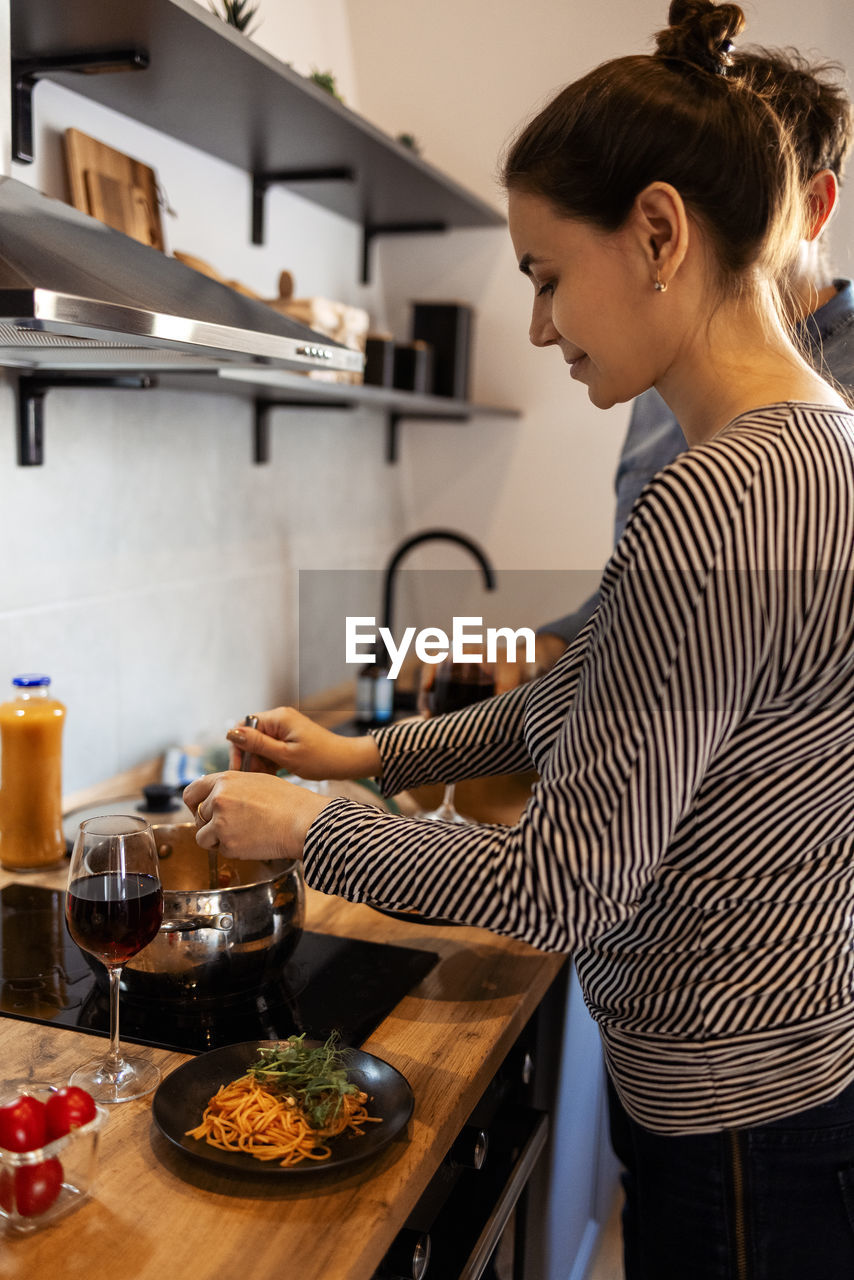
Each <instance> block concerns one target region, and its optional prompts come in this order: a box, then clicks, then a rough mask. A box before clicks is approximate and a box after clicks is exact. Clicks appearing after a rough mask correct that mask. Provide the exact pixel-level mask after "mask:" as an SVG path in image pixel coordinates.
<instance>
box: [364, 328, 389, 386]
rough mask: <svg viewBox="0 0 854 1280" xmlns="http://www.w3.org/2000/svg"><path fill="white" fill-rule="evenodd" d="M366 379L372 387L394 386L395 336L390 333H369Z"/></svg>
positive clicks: (366, 353) (367, 383) (366, 350)
mask: <svg viewBox="0 0 854 1280" xmlns="http://www.w3.org/2000/svg"><path fill="white" fill-rule="evenodd" d="M364 381H365V383H366V385H368V386H371V387H393V386H394V338H392V337H391V336H390V335H389V334H386V333H369V334H368V337H367V340H366V342H365V375H364Z"/></svg>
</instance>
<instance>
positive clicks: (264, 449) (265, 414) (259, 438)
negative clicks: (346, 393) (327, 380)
mask: <svg viewBox="0 0 854 1280" xmlns="http://www.w3.org/2000/svg"><path fill="white" fill-rule="evenodd" d="M355 407H356V406H355V403H353V402H351V401H349V400H331V399H330V400H324V399H318V400H297V399H290V400H288V399H283V400H279V399H276V400H269V399H267V398H266V397H265V398H264V399H263V400H256V401H255V421H254V423H253V435H252V461H253V462H256V463H259V464H261V463H264V462H269V461H270V410H271V409H302V410H303V411H308V410H312V409H323V410H324V411H328V410H329V409H354V408H355Z"/></svg>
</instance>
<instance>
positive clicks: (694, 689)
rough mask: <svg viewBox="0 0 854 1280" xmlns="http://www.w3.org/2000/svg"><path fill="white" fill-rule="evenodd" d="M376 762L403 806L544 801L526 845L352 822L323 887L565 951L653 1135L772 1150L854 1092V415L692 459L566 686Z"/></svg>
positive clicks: (500, 830)
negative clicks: (476, 781) (483, 782)
mask: <svg viewBox="0 0 854 1280" xmlns="http://www.w3.org/2000/svg"><path fill="white" fill-rule="evenodd" d="M377 743H378V745H379V748H380V752H381V756H382V762H383V768H382V783H383V788H384V790H385V791H386V793H387V794H394V793H395V792H397V791H400V790H403V789H405V788H408V787H411V786H414V785H416V784H418V783H423V782H427V781H436V780H447V781H453V780H454V779H459V778H462V777H470V776H473V775H476V774H495V773H505V772H508V771H512V770H516V769H521V768H526V767H530V765H531V763H532V762H533V764H534V766H535V767H536V769H537V771H538V774H539V780H538V782H537V783H536V785H535V787H534V790H533V793H532V796H531V800H530V802H529V804H528V805H527V807H526V809H525V812H524V813H523V815H522V817H521V819H520V821H519V822H518V824H517V825H516V826H514V827H498V826H481V827H459V826H452V825H448V826H445V825H444V824H440V823H422V822H419V821H418V820H417V819H403V818H399V817H392V816H389V815H385V814H381V813H379V812H377V811H376V810H374V809H367V808H365V807H364V806H360V805H357V804H354V803H353V802H351V801H346V800H335V801H333V802H332V804H330V805H329V806H328V807H327V808H326V809H325V810H324V811H323V813H322V814H321V815H320V816H319V818H318V819H316V820H315V822H314V823H313V824H312V827H311V829H310V831H309V835H308V839H307V841H306V847H305V863H306V873H307V876H308V879H309V882H310V883H312V884H313V885H314V886H315V887H317V888H320V889H322V890H325V891H327V892H331V893H338V894H341V895H343V896H344V897H347V898H350V899H352V900H355V901H366V902H373V903H376V904H378V905H383V906H386V907H389V908H396V909H410V908H417V909H420V910H421V911H423V912H424V913H425V914H428V915H434V916H444V917H449V918H451V919H454V920H459V921H466V922H468V923H471V924H477V925H482V926H485V927H486V928H488V929H491V930H494V931H495V932H497V933H501V934H506V935H509V936H513V937H516V938H521V939H524V940H526V941H527V942H530V943H532V944H533V945H534V946H536V947H540V948H545V949H550V950H563V951H567V952H574V953H575V958H576V964H577V967H578V973H579V978H580V980H581V984H582V988H583V990H584V994H585V998H586V1000H587V1003H588V1006H589V1008H590V1010H591V1012H592V1014H593V1016H594V1017H595V1018H596V1020H597V1022H598V1023H599V1026H600V1029H601V1032H602V1037H603V1041H604V1046H605V1052H606V1056H607V1059H608V1064H609V1069H610V1071H611V1074H612V1076H613V1078H614V1081H615V1084H616V1086H617V1088H618V1091H619V1092H620V1094H621V1097H622V1098H623V1101H624V1103H625V1105H626V1107H627V1109H628V1110H629V1112H630V1113H631V1114H632V1115H633V1116H634V1117H635V1118H636V1119H638V1120H639V1121H640V1122H641V1123H643V1124H645V1125H647V1126H648V1127H650V1128H652V1129H655V1130H658V1131H661V1132H701V1131H704V1130H711V1129H719V1128H725V1127H730V1126H736V1125H744V1124H754V1123H759V1122H761V1121H763V1120H768V1119H772V1118H775V1117H778V1116H781V1115H786V1114H790V1113H792V1112H794V1111H797V1110H800V1109H802V1108H805V1107H808V1106H812V1105H815V1104H817V1103H819V1102H822V1101H825V1100H828V1099H829V1098H831V1097H833V1096H834V1095H835V1094H836V1093H837V1092H838V1091H839V1090H840V1089H841V1088H842V1087H843V1086H844V1085H846V1084H847V1083H849V1082H850V1081H851V1080H852V1079H854V857H852V854H854V414H852V413H850V412H848V411H845V410H842V409H840V410H832V409H828V408H825V407H819V406H810V405H804V404H783V405H773V406H770V407H768V408H766V409H764V410H759V411H754V412H752V413H749V414H746V415H743V416H742V417H740V418H738V419H736V420H735V421H734V422H733V423H731V424H729V426H728V427H726V428H725V429H724V430H723V431H721V432H720V433H718V435H717V436H715V438H714V439H713V440H711V441H709V442H707V443H706V444H704V445H701V446H698V447H696V448H693V449H691V450H689V451H688V452H687V453H685V454H683V455H682V456H681V457H680V458H679V459H678V460H677V461H676V462H674V463H673V464H672V465H671V466H669V467H668V468H666V470H664V471H663V472H661V473H660V474H659V475H658V476H657V477H656V478H655V479H654V480H653V482H652V483H651V484H650V485H648V486H647V488H646V489H645V490H644V492H643V494H642V496H641V498H640V500H639V501H638V503H637V505H636V507H635V509H634V511H633V514H632V517H631V520H630V522H629V525H628V528H627V530H626V533H625V534H624V536H623V538H622V539H621V541H620V543H619V544H618V546H617V548H616V550H615V552H614V555H613V556H612V558H611V560H610V562H609V564H608V566H607V569H606V571H605V575H604V578H603V582H602V591H601V603H600V606H599V608H598V610H597V612H596V614H595V615H594V616H593V618H592V619H591V621H590V622H589V623H588V625H587V627H586V628H585V630H584V631H583V632H582V633H581V635H580V636H579V637H578V639H577V640H576V642H575V644H574V645H573V646H572V647H571V648H570V649H569V650H568V651H567V653H566V654H565V655H564V657H563V659H562V660H561V662H560V663H559V664H558V665H557V667H556V668H555V669H554V670H553V671H552V672H550V673H549V674H548V675H547V676H545V677H543V678H542V679H541V680H539V681H536V682H533V683H532V684H529V685H526V686H523V687H521V688H519V689H516V690H513V691H511V692H510V693H507V694H503V695H501V696H500V697H498V698H494V699H492V700H490V701H488V702H486V703H480V704H478V705H476V706H474V707H470V708H466V709H465V710H463V711H459V712H456V713H454V714H453V715H451V716H446V717H441V718H438V719H436V720H433V721H430V720H427V721H412V722H408V723H403V724H400V725H395V726H393V727H391V728H389V729H386V730H383V731H381V732H379V733H378V734H377Z"/></svg>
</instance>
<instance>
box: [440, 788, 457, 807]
mask: <svg viewBox="0 0 854 1280" xmlns="http://www.w3.org/2000/svg"><path fill="white" fill-rule="evenodd" d="M454 786H455V784H454V783H453V782H446V783H445V794H444V795H443V796H442V807H443V808H444V807H445V806H446V805H447V807H448V808H449V809H453V807H454Z"/></svg>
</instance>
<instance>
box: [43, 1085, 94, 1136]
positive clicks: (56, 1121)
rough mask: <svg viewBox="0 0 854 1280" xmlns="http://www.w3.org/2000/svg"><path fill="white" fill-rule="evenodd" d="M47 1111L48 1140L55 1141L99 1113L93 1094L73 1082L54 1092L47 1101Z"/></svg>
mask: <svg viewBox="0 0 854 1280" xmlns="http://www.w3.org/2000/svg"><path fill="white" fill-rule="evenodd" d="M45 1111H46V1113H47V1115H46V1120H47V1141H48V1142H53V1140H54V1138H62V1137H64V1135H65V1134H66V1133H70V1132H71V1130H72V1129H79V1128H80V1126H81V1125H84V1124H88V1123H89V1121H90V1120H94V1119H95V1115H96V1114H97V1113H96V1111H95V1102H94V1099H93V1098H92V1095H91V1094H89V1093H87V1092H86V1090H85V1089H78V1088H77V1086H76V1085H73V1084H70V1085H66V1087H65V1088H64V1089H57V1091H56V1093H52V1094H51V1095H50V1097H49V1098H48V1100H47V1102H46V1103H45Z"/></svg>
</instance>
